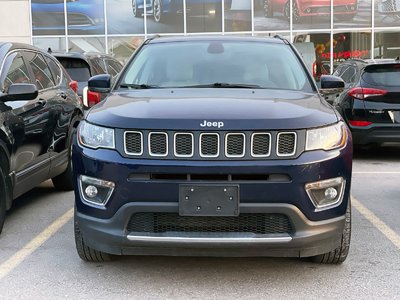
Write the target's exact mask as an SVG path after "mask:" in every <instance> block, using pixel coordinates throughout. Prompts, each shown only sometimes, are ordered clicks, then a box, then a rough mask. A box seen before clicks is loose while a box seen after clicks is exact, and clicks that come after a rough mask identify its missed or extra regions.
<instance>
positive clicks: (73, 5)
mask: <svg viewBox="0 0 400 300" xmlns="http://www.w3.org/2000/svg"><path fill="white" fill-rule="evenodd" d="M66 7H67V25H68V34H71V35H95V34H104V33H105V32H104V30H105V26H104V19H105V17H104V0H80V1H70V0H67V2H66Z"/></svg>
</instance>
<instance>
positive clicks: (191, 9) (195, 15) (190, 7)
mask: <svg viewBox="0 0 400 300" xmlns="http://www.w3.org/2000/svg"><path fill="white" fill-rule="evenodd" d="M186 24H187V25H186V26H187V27H186V29H187V32H188V33H192V32H193V33H194V32H221V31H222V0H201V1H189V0H186Z"/></svg>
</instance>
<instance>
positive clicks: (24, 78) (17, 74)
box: [3, 53, 31, 91]
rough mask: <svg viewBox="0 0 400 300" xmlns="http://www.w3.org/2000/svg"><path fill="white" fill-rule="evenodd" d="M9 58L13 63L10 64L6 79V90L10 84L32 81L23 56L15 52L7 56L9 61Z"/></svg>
mask: <svg viewBox="0 0 400 300" xmlns="http://www.w3.org/2000/svg"><path fill="white" fill-rule="evenodd" d="M8 60H9V61H10V63H11V65H10V66H9V69H8V71H7V75H6V77H5V79H4V83H3V88H4V90H5V91H7V89H8V88H9V86H10V85H12V84H14V83H31V81H30V79H29V72H28V68H27V67H26V65H25V62H24V60H23V59H22V57H21V56H20V55H19V54H18V53H13V54H11V55H10V56H9V57H8V58H7V61H8ZM11 61H12V62H11Z"/></svg>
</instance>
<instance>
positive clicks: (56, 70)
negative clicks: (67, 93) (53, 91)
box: [45, 56, 62, 85]
mask: <svg viewBox="0 0 400 300" xmlns="http://www.w3.org/2000/svg"><path fill="white" fill-rule="evenodd" d="M45 58H46V61H47V64H48V65H49V68H50V70H51V73H52V74H53V78H54V82H55V83H56V84H57V85H59V84H60V83H61V72H62V71H61V69H60V67H59V66H58V64H57V63H56V62H55V61H54V60H53V59H51V58H50V57H47V56H45Z"/></svg>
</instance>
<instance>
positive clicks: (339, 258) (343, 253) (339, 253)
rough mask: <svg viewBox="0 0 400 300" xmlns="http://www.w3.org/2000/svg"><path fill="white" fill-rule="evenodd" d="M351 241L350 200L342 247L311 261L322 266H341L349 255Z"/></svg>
mask: <svg viewBox="0 0 400 300" xmlns="http://www.w3.org/2000/svg"><path fill="white" fill-rule="evenodd" d="M350 239H351V204H350V199H349V204H348V206H347V210H346V219H345V225H344V229H343V233H342V240H341V243H340V246H339V247H337V248H336V249H335V250H332V251H330V252H327V253H324V254H320V255H316V256H313V257H311V260H312V261H313V262H316V263H320V264H341V263H342V262H344V261H345V260H346V258H347V255H348V253H349V248H350Z"/></svg>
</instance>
